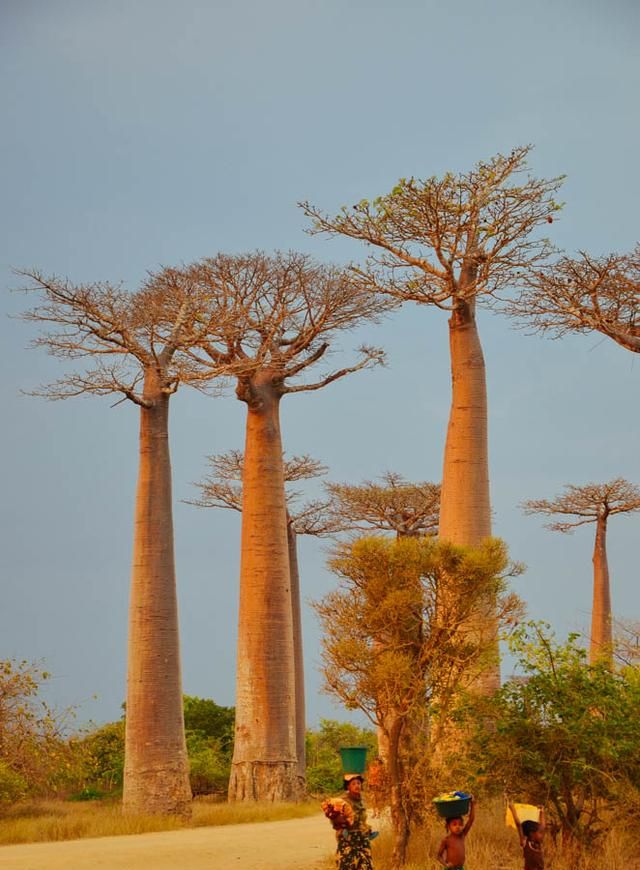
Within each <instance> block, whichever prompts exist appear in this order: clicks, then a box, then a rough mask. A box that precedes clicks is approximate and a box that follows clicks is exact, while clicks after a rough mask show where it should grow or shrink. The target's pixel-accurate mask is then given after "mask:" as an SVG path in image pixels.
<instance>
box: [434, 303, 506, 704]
mask: <svg viewBox="0 0 640 870" xmlns="http://www.w3.org/2000/svg"><path fill="white" fill-rule="evenodd" d="M449 347H450V353H451V384H452V396H451V410H450V414H449V426H448V429H447V440H446V444H445V451H444V464H443V471H442V493H441V502H440V528H439V537H440V538H441V539H442V540H446V541H451V542H452V543H453V544H460V545H464V546H476V545H477V544H479V543H480V542H481V541H482V540H484V539H485V538H488V537H490V536H491V501H490V495H489V446H488V434H487V386H486V375H485V363H484V355H483V353H482V346H481V344H480V337H479V335H478V327H477V324H476V318H475V305H474V303H473V302H458V303H457V304H456V308H455V309H454V311H453V314H452V316H451V318H450V320H449ZM454 592H455V590H454ZM493 610H494V608H492V607H491V606H490V605H489V606H488V607H487V612H486V613H482V614H479V616H478V631H479V632H482V634H483V635H484V636H485V637H487V638H489V644H488V646H489V650H488V654H489V656H490V658H491V660H492V663H491V665H490V666H489V667H488V668H487V670H486V671H485V672H484V673H483V675H482V677H481V678H480V679H479V680H478V681H477V683H476V686H477V688H478V689H479V690H480V691H481V692H483V693H491V692H493V691H494V690H496V689H498V688H499V687H500V662H499V652H498V642H497V626H496V624H495V614H494V612H492V611H493ZM492 636H493V638H494V640H493V641H491V637H492Z"/></svg>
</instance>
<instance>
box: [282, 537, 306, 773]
mask: <svg viewBox="0 0 640 870" xmlns="http://www.w3.org/2000/svg"><path fill="white" fill-rule="evenodd" d="M287 539H288V544H289V571H290V575H291V615H292V620H293V656H294V662H293V664H294V671H295V687H296V691H295V698H296V756H297V759H298V777H299V778H300V788H301V789H304V786H305V779H306V766H307V761H306V752H305V736H306V733H307V725H306V712H305V699H304V644H303V640H302V605H301V601H300V571H299V567H298V536H297V534H296V532H295V530H294V528H293V526H292V524H291V523H290V522H287Z"/></svg>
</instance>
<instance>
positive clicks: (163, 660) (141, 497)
mask: <svg viewBox="0 0 640 870" xmlns="http://www.w3.org/2000/svg"><path fill="white" fill-rule="evenodd" d="M151 380H152V383H151V384H149V383H146V384H145V399H146V400H147V401H149V402H151V407H148V408H147V407H143V408H141V412H140V466H139V473H138V488H137V494H136V508H135V532H134V544H133V564H132V571H131V598H130V608H129V655H128V680H127V707H126V731H125V767H124V792H123V808H124V810H125V812H129V813H159V814H179V815H188V814H189V813H190V809H191V788H190V785H189V762H188V758H187V747H186V743H185V733H184V713H183V702H182V681H181V672H180V645H179V636H178V605H177V599H176V576H175V563H174V554H173V518H172V503H171V463H170V459H169V437H168V415H169V397H168V396H167V395H165V394H163V393H162V392H161V391H160V390H159V389H156V388H155V387H154V384H153V379H151Z"/></svg>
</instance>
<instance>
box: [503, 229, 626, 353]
mask: <svg viewBox="0 0 640 870" xmlns="http://www.w3.org/2000/svg"><path fill="white" fill-rule="evenodd" d="M508 311H509V313H510V314H512V315H514V316H516V317H517V318H518V319H519V321H520V322H521V323H522V325H523V326H527V327H532V328H533V329H534V330H536V331H539V332H545V333H549V334H551V335H554V336H561V335H564V334H566V333H568V332H600V333H602V334H603V335H606V336H608V337H609V338H611V339H613V340H614V341H615V342H617V343H618V344H619V345H621V346H622V347H625V348H626V349H627V350H630V351H633V352H634V353H640V245H636V247H635V248H634V250H633V251H632V252H631V253H630V254H609V255H608V256H605V257H591V256H590V255H589V254H586V253H585V252H580V253H579V255H578V257H575V258H571V257H566V256H565V257H561V258H560V259H559V260H558V261H557V262H555V263H552V264H550V265H548V266H546V267H545V268H544V269H536V270H534V271H533V272H531V273H529V275H528V276H527V278H526V281H525V286H524V287H523V289H522V292H521V293H520V295H519V296H518V297H517V298H516V299H515V300H513V302H511V303H510V305H509V306H508Z"/></svg>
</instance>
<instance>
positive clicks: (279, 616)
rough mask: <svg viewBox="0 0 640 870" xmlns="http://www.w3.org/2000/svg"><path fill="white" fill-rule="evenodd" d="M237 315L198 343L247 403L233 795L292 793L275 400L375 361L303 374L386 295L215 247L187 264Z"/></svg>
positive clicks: (287, 581)
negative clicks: (227, 370) (226, 369)
mask: <svg viewBox="0 0 640 870" xmlns="http://www.w3.org/2000/svg"><path fill="white" fill-rule="evenodd" d="M184 280H185V281H187V282H189V283H190V282H192V281H193V282H195V283H196V284H197V285H198V286H199V287H200V288H202V291H203V292H204V293H206V294H209V295H210V296H211V297H212V298H214V299H216V300H218V302H217V304H218V306H219V307H224V300H225V299H230V300H233V303H234V310H235V311H237V312H238V313H237V316H236V317H235V318H234V320H233V322H229V323H228V329H227V332H226V334H225V335H223V336H222V337H221V338H218V336H217V334H214V335H212V338H211V339H210V340H203V341H202V343H201V346H200V351H199V353H194V354H193V357H194V361H195V362H196V364H197V365H200V364H202V365H206V363H207V362H209V363H210V364H211V366H212V367H213V368H214V369H216V368H218V367H219V366H220V364H221V363H222V362H223V361H224V363H225V364H226V363H227V361H230V365H231V368H232V369H233V374H234V375H235V377H236V381H237V387H236V395H237V397H238V399H240V401H242V402H244V403H245V404H246V406H247V426H246V441H245V448H244V466H243V477H242V554H241V564H240V607H239V619H238V659H237V661H238V668H237V692H236V731H235V744H234V756H233V761H232V768H231V777H230V781H229V797H230V799H231V800H290V799H295V798H297V797H298V796H299V779H298V762H297V754H296V724H295V672H294V654H293V627H292V607H291V588H290V587H291V575H290V564H289V545H288V539H287V510H286V500H285V490H284V471H283V464H282V438H281V432H280V402H281V400H282V398H283V397H284V396H287V395H291V394H294V393H301V392H309V391H315V390H320V389H322V388H323V387H325V386H327V385H328V384H330V383H333V382H334V381H336V380H338V379H340V378H343V377H345V376H346V375H348V374H350V373H352V372H355V371H358V370H359V369H364V368H369V367H371V366H373V365H377V364H379V363H381V362H382V361H383V354H382V351H380V350H379V349H377V348H372V347H368V346H362V347H361V348H360V352H359V359H358V360H357V362H355V363H354V364H353V365H350V366H346V367H344V368H337V369H333V370H331V369H329V370H328V371H325V372H324V373H323V374H321V375H320V376H319V378H318V380H315V381H308V380H305V375H306V374H307V373H308V371H309V370H310V368H311V367H313V366H316V365H317V364H318V363H320V361H321V360H322V359H323V358H326V354H327V351H328V350H329V348H330V346H331V345H332V343H333V342H334V340H335V338H336V336H337V334H338V333H340V332H342V331H343V330H350V329H353V328H355V327H357V326H359V325H361V324H362V323H364V322H365V321H370V320H372V319H375V318H377V317H378V316H379V315H380V314H381V313H382V312H383V311H384V310H385V309H386V308H388V307H389V305H388V303H387V302H385V301H384V300H382V299H381V298H380V297H378V296H376V295H375V294H371V293H369V292H365V291H364V290H363V289H362V288H361V286H360V284H359V282H358V281H356V280H355V279H354V277H353V276H352V275H351V274H350V273H349V272H347V271H345V270H341V269H338V268H335V267H331V266H326V265H319V264H316V263H314V262H313V261H312V260H311V259H310V258H309V257H307V256H304V255H301V254H296V253H289V254H276V255H274V256H271V257H269V256H266V255H265V254H262V253H252V254H246V255H238V256H223V255H219V256H217V257H214V258H209V259H205V260H202V261H200V262H198V263H195V264H193V265H192V266H190V267H187V268H185V269H184Z"/></svg>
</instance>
